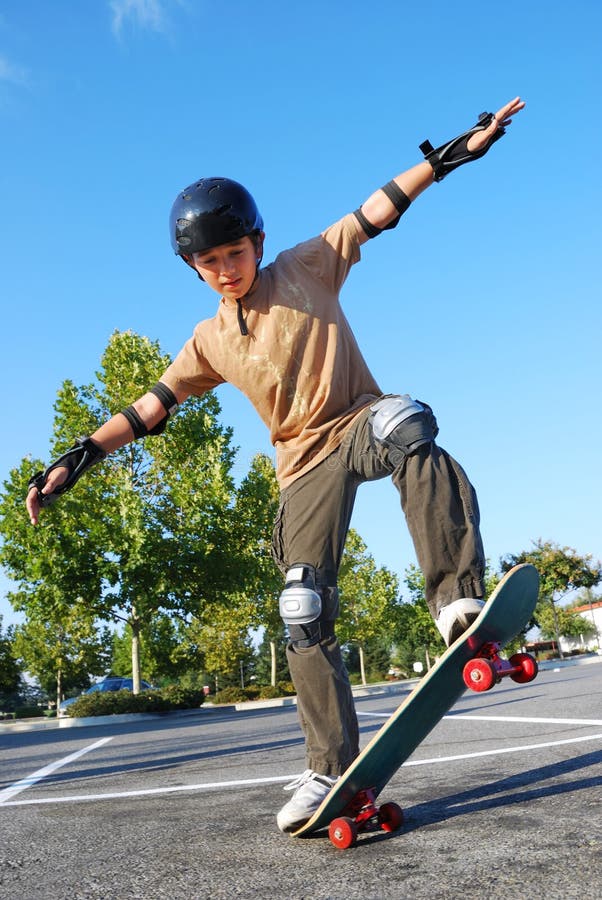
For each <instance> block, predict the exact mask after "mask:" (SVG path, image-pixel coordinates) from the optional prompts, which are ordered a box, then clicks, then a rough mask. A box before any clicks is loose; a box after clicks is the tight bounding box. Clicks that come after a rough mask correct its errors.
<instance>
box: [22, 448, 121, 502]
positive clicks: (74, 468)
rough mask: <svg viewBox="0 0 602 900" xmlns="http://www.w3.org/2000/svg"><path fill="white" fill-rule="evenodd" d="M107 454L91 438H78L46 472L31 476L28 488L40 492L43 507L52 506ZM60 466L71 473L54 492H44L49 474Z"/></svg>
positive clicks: (39, 498) (39, 496)
mask: <svg viewBox="0 0 602 900" xmlns="http://www.w3.org/2000/svg"><path fill="white" fill-rule="evenodd" d="M106 455H107V454H106V453H105V451H104V450H103V449H102V448H101V447H99V446H98V444H95V443H94V441H93V440H91V439H90V438H88V437H83V438H78V439H77V440H76V442H75V444H74V445H73V447H71V449H70V450H67V452H66V453H63V455H62V456H59V458H58V459H57V461H56V462H54V463H52V464H51V465H50V466H48V468H47V469H46V471H45V472H36V474H35V475H33V477H32V478H30V480H29V484H28V489H31V488H32V487H35V488H36V490H37V492H38V503H39V504H40V506H41V507H44V506H50V504H51V503H54V501H55V500H56V498H57V497H59V496H60V495H61V494H64V493H65V492H66V491H68V490H70V489H71V488H72V487H73V485H74V484H75V483H76V481H79V479H80V478H81V476H82V475H83V474H84V472H86V471H87V470H88V469H90V468H91V467H92V466H93V465H94V464H95V463H97V462H100V461H101V460H102V459H104V458H105V456H106ZM59 466H64V467H65V468H66V469H67V470H68V472H69V474H68V475H67V478H66V479H65V481H63V483H62V484H60V485H59V486H58V487H57V488H55V490H54V492H53V493H52V494H43V493H42V488H43V487H44V485H45V484H46V481H47V479H48V476H49V475H50V473H51V472H52V470H53V469H58V468H59Z"/></svg>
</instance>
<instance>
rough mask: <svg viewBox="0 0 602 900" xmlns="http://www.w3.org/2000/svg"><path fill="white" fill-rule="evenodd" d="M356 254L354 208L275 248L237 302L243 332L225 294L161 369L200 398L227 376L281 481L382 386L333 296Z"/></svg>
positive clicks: (334, 437)
mask: <svg viewBox="0 0 602 900" xmlns="http://www.w3.org/2000/svg"><path fill="white" fill-rule="evenodd" d="M359 258H360V248H359V243H358V239H357V232H356V226H355V222H354V219H353V217H352V215H348V216H345V217H344V218H343V219H341V220H340V221H339V222H336V223H335V224H334V225H332V226H331V227H330V228H328V229H326V231H325V232H323V234H321V235H319V236H318V237H315V238H312V239H311V240H309V241H306V242H305V243H302V244H298V245H297V246H296V247H293V248H292V249H291V250H285V251H284V252H283V253H280V254H279V255H278V256H277V257H276V259H275V260H274V262H273V263H271V264H270V265H269V266H266V267H265V268H264V269H262V270H261V271H260V274H259V279H258V280H257V282H256V285H255V287H254V288H253V290H252V291H251V292H249V294H248V295H247V296H246V297H245V298H244V300H243V302H242V306H243V314H244V318H245V321H246V324H247V328H248V330H249V334H248V335H242V334H241V331H240V326H239V323H238V319H237V304H236V301H234V300H225V299H224V298H222V299H221V301H220V305H219V307H218V310H217V313H216V315H215V316H214V317H213V318H212V319H206V320H205V321H203V322H200V323H199V324H198V325H197V326H196V328H195V330H194V334H193V336H192V337H191V338H190V340H188V341H187V342H186V344H185V345H184V347H183V348H182V350H181V351H180V353H179V354H178V355H177V357H176V358H175V360H174V362H173V363H172V364H171V366H169V368H168V369H167V371H166V372H165V374H164V375H163V377H162V381H164V382H165V383H166V384H167V385H168V386H170V387H171V388H172V389H175V388H183V389H184V390H186V391H187V392H188V393H189V394H194V395H197V396H201V395H202V394H204V393H205V392H206V391H208V390H211V388H214V387H216V386H217V385H218V384H223V383H224V382H229V383H230V384H233V385H234V386H235V387H237V388H239V389H240V390H241V391H242V392H243V394H245V395H246V396H247V397H248V398H249V400H250V401H251V403H252V404H253V406H254V407H255V409H256V410H257V412H258V413H259V415H260V416H261V418H262V420H263V421H264V422H265V424H266V425H267V427H268V428H269V430H270V438H271V441H272V444H273V445H274V446H275V447H276V474H277V476H278V481H279V483H280V485H281V487H283V488H284V487H286V486H287V485H289V484H290V483H292V482H293V481H294V480H295V479H296V478H298V477H299V476H300V475H302V474H303V473H304V472H306V471H308V469H310V468H312V467H313V466H315V465H317V463H319V462H320V461H321V460H323V459H324V458H325V457H326V456H328V454H329V453H331V452H332V451H333V450H334V449H335V448H336V447H337V446H338V445H339V444H340V442H341V440H342V439H343V435H344V433H345V430H346V428H347V427H348V426H349V425H350V424H351V422H352V421H353V419H354V418H355V416H356V415H357V413H358V412H359V411H360V410H361V409H363V408H364V407H365V406H366V405H367V404H368V403H371V402H373V401H374V399H375V397H378V396H380V395H381V393H382V392H381V390H380V388H379V387H378V385H377V383H376V381H375V380H374V378H373V377H372V375H371V373H370V371H369V369H368V366H367V365H366V362H365V360H364V358H363V356H362V354H361V353H360V350H359V348H358V346H357V343H356V341H355V338H354V336H353V333H352V331H351V328H350V327H349V323H348V322H347V319H346V318H345V315H344V314H343V310H342V309H341V306H340V304H339V298H338V295H339V291H340V289H341V286H342V285H343V282H344V281H345V279H346V277H347V274H348V272H349V270H350V268H351V266H352V265H353V264H354V263H356V262H357V261H358V260H359Z"/></svg>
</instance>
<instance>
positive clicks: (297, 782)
mask: <svg viewBox="0 0 602 900" xmlns="http://www.w3.org/2000/svg"><path fill="white" fill-rule="evenodd" d="M315 777H316V773H315V772H312V770H311V769H306V770H305V772H303V773H302V774H301V775H297V777H296V778H295V779H293V781H291V782H290V784H286V785H285V786H284V787H283V789H282V790H283V791H296V790H297V788H300V787H301V786H302V785H304V784H306V782H308V781H312V780H313V779H314V778H315Z"/></svg>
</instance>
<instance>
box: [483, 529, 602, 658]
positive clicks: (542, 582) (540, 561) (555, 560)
mask: <svg viewBox="0 0 602 900" xmlns="http://www.w3.org/2000/svg"><path fill="white" fill-rule="evenodd" d="M501 563H502V568H503V570H504V571H508V570H509V569H511V568H512V566H515V565H518V564H519V563H531V565H533V566H535V568H536V569H537V571H538V572H539V602H538V605H537V607H536V610H535V621H536V623H537V624H538V625H539V626H540V629H541V632H542V636H544V637H554V639H555V640H556V643H557V646H558V649H559V652H560V655H561V656H562V650H561V648H560V636H561V634H563V633H566V634H567V636H568V634H570V633H572V632H571V628H572V625H571V623H570V622H569V621H568V620H565V618H564V616H563V615H562V613H561V610H560V609H559V608H558V604H559V603H560V602H561V601H562V600H566V598H567V597H568V596H569V595H570V594H571V593H572V592H573V591H576V590H578V589H579V588H592V587H593V586H594V585H596V584H599V583H600V581H601V580H602V567H601V565H600V562H596V561H594V559H593V557H592V556H591V555H585V556H580V555H579V554H578V553H577V551H576V550H574V549H573V548H572V547H560V546H559V545H558V544H555V543H553V542H552V541H542V540H541V539H540V540H538V541H536V542H534V545H533V548H532V549H531V550H527V551H523V552H522V553H518V554H515V555H509V556H507V557H505V558H504V559H503V560H502V561H501ZM565 627H566V628H568V629H569V632H564V631H563V628H565Z"/></svg>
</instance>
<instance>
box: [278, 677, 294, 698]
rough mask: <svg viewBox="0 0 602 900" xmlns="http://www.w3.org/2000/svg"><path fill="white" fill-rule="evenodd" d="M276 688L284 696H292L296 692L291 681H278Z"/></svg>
mask: <svg viewBox="0 0 602 900" xmlns="http://www.w3.org/2000/svg"><path fill="white" fill-rule="evenodd" d="M278 689H279V690H280V693H281V694H282V696H284V697H293V696H294V695H295V694H296V693H297V691H296V690H295V685H294V684H293V682H292V681H279V682H278Z"/></svg>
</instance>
